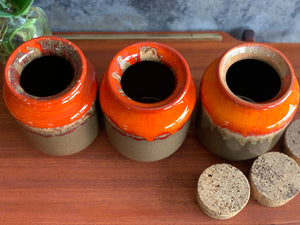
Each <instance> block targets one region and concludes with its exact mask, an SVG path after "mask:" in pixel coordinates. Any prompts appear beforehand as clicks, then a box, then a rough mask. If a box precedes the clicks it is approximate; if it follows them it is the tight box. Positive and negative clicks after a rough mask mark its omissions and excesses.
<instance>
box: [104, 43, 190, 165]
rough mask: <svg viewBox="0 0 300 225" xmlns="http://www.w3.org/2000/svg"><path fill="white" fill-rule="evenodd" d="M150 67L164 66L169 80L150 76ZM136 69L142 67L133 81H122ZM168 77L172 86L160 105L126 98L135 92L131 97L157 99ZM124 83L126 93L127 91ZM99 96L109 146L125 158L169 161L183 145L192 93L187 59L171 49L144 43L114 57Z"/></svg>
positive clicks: (153, 74) (165, 46)
mask: <svg viewBox="0 0 300 225" xmlns="http://www.w3.org/2000/svg"><path fill="white" fill-rule="evenodd" d="M151 63H152V64H154V65H153V66H155V63H157V64H160V65H164V66H165V67H167V68H168V70H170V71H171V74H172V75H171V77H169V78H168V77H167V78H166V77H165V76H166V74H165V73H162V74H159V75H158V74H156V73H152V74H149V71H148V70H151V69H152V64H151ZM147 64H151V66H150V68H149V67H147V68H146V67H144V66H146V65H147ZM138 65H140V66H141V67H142V68H140V69H141V71H140V72H139V73H138V75H137V77H131V78H130V77H128V79H127V80H126V81H124V79H125V78H124V77H125V75H124V74H126V72H128V71H127V70H129V69H133V68H134V66H138ZM148 66H149V65H148ZM172 79H173V80H174V85H173V87H172V88H171V90H169V91H170V93H169V94H167V96H165V97H164V98H161V99H159V100H158V101H155V102H144V101H139V100H137V99H136V98H133V96H132V95H130V94H129V93H130V92H135V93H136V95H141V96H134V97H140V98H144V99H147V98H150V99H151V98H153V97H154V96H156V97H155V98H157V97H158V98H160V95H165V93H164V92H165V90H166V89H170V87H169V86H170V83H171V80H172ZM143 80H146V81H145V82H143ZM123 82H125V83H123ZM124 85H125V86H126V88H127V89H129V90H127V91H125V90H124ZM141 92H145V93H146V94H145V93H141ZM147 92H148V95H149V96H147ZM149 93H150V94H149ZM99 95H100V97H99V98H100V104H101V108H102V110H103V112H104V120H105V127H106V132H107V136H108V138H109V140H110V142H111V143H112V145H113V146H114V147H115V148H116V149H118V150H119V152H120V153H122V154H123V155H125V156H126V157H128V158H131V159H134V160H138V161H155V160H160V159H163V158H165V157H168V156H169V155H171V154H172V153H174V152H175V151H176V150H177V149H178V148H179V147H180V146H181V144H182V143H183V141H184V139H185V137H186V134H187V131H188V127H189V124H190V116H191V113H192V111H193V108H194V105H195V99H196V89H195V84H194V81H193V79H192V77H191V74H190V70H189V67H188V65H187V63H186V61H185V59H184V58H183V57H182V56H181V55H180V54H179V53H178V52H177V51H176V50H175V49H173V48H171V47H169V46H167V45H164V44H160V43H154V42H142V43H136V44H133V45H131V46H128V47H126V48H124V49H122V50H121V51H120V52H119V53H117V54H116V56H115V57H114V58H113V60H112V61H111V63H110V65H109V66H108V69H107V71H106V73H105V74H104V76H103V78H102V81H101V84H100V93H99ZM143 95H145V96H143Z"/></svg>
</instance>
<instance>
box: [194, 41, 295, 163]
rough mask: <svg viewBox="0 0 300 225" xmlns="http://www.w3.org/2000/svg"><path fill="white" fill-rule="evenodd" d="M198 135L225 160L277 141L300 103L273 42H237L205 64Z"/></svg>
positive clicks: (240, 157) (245, 156) (288, 65)
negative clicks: (238, 43)
mask: <svg viewBox="0 0 300 225" xmlns="http://www.w3.org/2000/svg"><path fill="white" fill-rule="evenodd" d="M200 102H201V104H200V107H199V110H198V112H197V118H196V120H197V121H196V127H197V129H196V131H197V136H198V137H199V139H200V140H201V141H202V143H203V144H204V146H205V147H206V148H207V149H209V150H210V151H211V152H212V153H214V154H216V155H218V156H220V157H222V158H225V159H228V160H246V159H251V158H255V157H257V156H259V155H261V154H263V153H265V152H267V151H269V150H270V149H272V148H273V146H274V145H275V144H276V143H277V142H278V140H279V138H280V136H281V134H282V133H283V132H284V130H285V128H286V127H287V126H288V124H289V123H290V122H291V120H292V118H293V116H294V115H295V113H296V110H297V107H298V104H299V86H298V82H297V79H296V77H295V74H294V70H293V68H292V66H291V63H290V62H289V60H288V59H287V58H286V57H285V56H284V55H283V54H282V53H281V52H280V51H278V50H277V49H275V48H274V47H271V46H268V45H266V44H259V43H244V44H240V45H237V46H235V47H233V48H231V49H230V50H228V51H227V52H225V53H224V54H223V55H222V56H221V57H220V58H218V59H216V60H214V61H213V62H212V63H211V64H210V65H209V66H208V68H207V69H206V71H205V73H204V75H203V77H202V80H201V84H200Z"/></svg>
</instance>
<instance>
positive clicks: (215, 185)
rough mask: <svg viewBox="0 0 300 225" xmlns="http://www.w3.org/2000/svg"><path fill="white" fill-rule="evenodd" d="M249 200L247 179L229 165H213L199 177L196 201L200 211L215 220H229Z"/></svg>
mask: <svg viewBox="0 0 300 225" xmlns="http://www.w3.org/2000/svg"><path fill="white" fill-rule="evenodd" d="M249 198H250V185H249V182H248V180H247V177H246V176H245V175H244V174H243V173H242V172H241V171H240V170H239V169H237V168H236V167H233V166H231V165H229V164H225V163H223V164H215V165H212V166H210V167H208V168H207V169H206V170H204V172H203V173H202V174H201V175H200V177H199V180H198V188H197V200H198V203H199V205H200V207H201V209H202V210H203V211H204V212H205V213H206V214H207V215H208V216H210V217H212V218H215V219H229V218H231V217H233V216H235V215H236V214H237V213H238V212H240V211H241V210H242V209H243V208H244V206H245V205H246V204H247V202H248V200H249Z"/></svg>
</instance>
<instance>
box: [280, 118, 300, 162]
mask: <svg viewBox="0 0 300 225" xmlns="http://www.w3.org/2000/svg"><path fill="white" fill-rule="evenodd" d="M284 149H285V152H286V153H287V154H288V155H289V156H290V157H292V158H293V159H294V160H295V161H296V162H297V163H298V165H300V119H297V120H295V121H294V122H292V123H291V124H290V125H289V126H288V128H287V129H286V132H285V134H284Z"/></svg>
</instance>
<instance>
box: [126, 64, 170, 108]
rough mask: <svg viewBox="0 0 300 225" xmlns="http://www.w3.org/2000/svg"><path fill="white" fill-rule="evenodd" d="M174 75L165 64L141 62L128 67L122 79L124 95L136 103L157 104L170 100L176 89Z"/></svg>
mask: <svg viewBox="0 0 300 225" xmlns="http://www.w3.org/2000/svg"><path fill="white" fill-rule="evenodd" d="M175 85H176V79H175V75H174V73H173V72H172V71H171V70H170V69H169V68H168V67H167V66H166V65H164V64H162V63H159V62H154V61H141V62H138V63H135V64H133V65H131V66H130V67H128V68H127V69H126V70H125V71H124V73H123V75H122V78H121V86H122V89H123V91H124V93H125V94H126V95H127V96H128V97H129V98H131V99H132V100H134V101H137V102H141V103H156V102H160V101H163V100H164V99H166V98H168V97H169V96H170V95H171V94H172V92H173V91H174V89H175Z"/></svg>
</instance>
